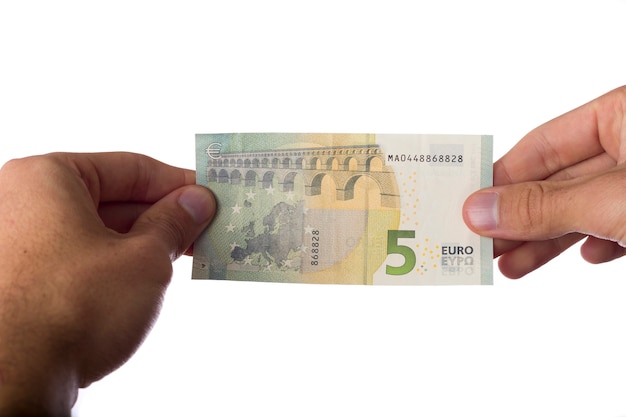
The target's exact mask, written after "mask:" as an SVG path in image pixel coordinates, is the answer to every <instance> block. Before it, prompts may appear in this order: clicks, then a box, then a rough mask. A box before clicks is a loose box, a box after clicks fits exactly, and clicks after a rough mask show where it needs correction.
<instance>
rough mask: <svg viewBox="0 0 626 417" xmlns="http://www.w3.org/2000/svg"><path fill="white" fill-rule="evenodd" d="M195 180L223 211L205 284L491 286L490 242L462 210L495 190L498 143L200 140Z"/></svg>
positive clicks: (200, 266) (207, 256)
mask: <svg viewBox="0 0 626 417" xmlns="http://www.w3.org/2000/svg"><path fill="white" fill-rule="evenodd" d="M196 176H197V183H198V184H201V185H204V186H206V187H208V188H210V189H211V190H213V192H214V193H215V196H216V198H217V201H218V213H217V215H216V217H215V220H214V221H213V224H212V225H211V226H210V227H209V228H208V229H207V231H206V232H205V233H204V234H203V235H202V236H201V237H200V238H199V239H198V240H197V241H196V243H195V244H194V265H193V272H192V277H193V278H195V279H227V280H241V281H273V282H300V283H328V284H331V283H332V284H382V285H398V284H404V285H446V284H447V285H450V284H491V282H492V265H493V263H492V253H493V249H492V241H491V240H490V239H487V238H483V237H480V236H478V235H476V234H474V233H472V232H471V231H470V230H469V229H468V228H467V227H466V226H465V224H464V222H463V219H462V215H461V208H462V205H463V201H464V200H465V198H466V197H467V196H468V195H469V194H470V193H471V192H473V191H475V190H477V189H479V188H483V187H487V186H490V185H491V178H492V137H491V136H477V135H397V134H396V135H389V134H300V133H231V134H199V135H196Z"/></svg>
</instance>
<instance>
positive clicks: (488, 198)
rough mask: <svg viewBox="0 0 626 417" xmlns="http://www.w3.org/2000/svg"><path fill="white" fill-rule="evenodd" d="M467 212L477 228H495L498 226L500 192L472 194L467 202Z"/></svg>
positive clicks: (470, 221) (473, 225) (467, 215)
mask: <svg viewBox="0 0 626 417" xmlns="http://www.w3.org/2000/svg"><path fill="white" fill-rule="evenodd" d="M465 214H466V217H467V220H468V221H469V223H470V224H471V225H472V227H474V228H475V229H478V230H492V229H495V228H496V227H497V226H498V194H497V193H492V192H485V193H477V194H474V195H472V196H471V197H469V198H468V199H467V202H466V203H465Z"/></svg>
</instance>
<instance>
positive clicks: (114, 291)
mask: <svg viewBox="0 0 626 417" xmlns="http://www.w3.org/2000/svg"><path fill="white" fill-rule="evenodd" d="M194 178H195V177H194V173H193V171H188V170H183V169H179V168H174V167H171V166H167V165H165V164H162V163H160V162H157V161H155V160H153V159H150V158H148V157H144V156H141V155H135V154H128V153H109V154H51V155H46V156H37V157H30V158H26V159H21V160H15V161H11V162H9V163H7V164H6V165H5V166H4V167H3V168H2V170H0V224H1V227H0V230H2V234H1V235H0V415H37V416H40V415H54V416H57V415H59V416H64V415H68V416H69V414H70V410H71V407H72V406H73V404H74V402H75V400H76V396H77V392H78V388H79V387H85V386H87V385H89V384H90V383H91V382H93V381H96V380H98V379H100V378H101V377H103V376H104V375H106V374H108V373H110V372H111V371H113V370H114V369H116V368H117V367H119V366H120V365H121V364H122V363H124V362H125V361H126V360H127V359H128V358H129V357H130V356H131V355H132V354H133V353H134V351H135V350H136V349H137V347H138V346H139V345H140V344H141V342H142V340H143V338H144V337H145V335H146V334H147V332H148V331H149V329H150V327H151V325H152V323H153V321H154V320H155V319H156V317H157V315H158V312H159V309H160V303H161V300H162V298H163V295H164V293H165V290H166V288H167V286H168V284H169V280H170V278H171V274H172V266H171V262H172V261H174V260H175V259H176V258H178V257H179V256H180V255H181V254H183V253H184V252H185V251H186V250H187V249H188V248H189V247H190V246H191V245H192V243H193V241H194V240H195V239H196V237H197V236H198V235H199V234H200V232H201V231H202V230H203V229H204V228H206V227H207V225H208V224H209V222H210V221H211V219H212V217H213V215H214V213H215V207H216V205H215V200H214V198H213V195H212V194H211V193H210V192H209V191H208V190H207V189H205V188H203V187H200V186H196V185H193V184H194V182H195V181H194ZM5 413H6V414H5Z"/></svg>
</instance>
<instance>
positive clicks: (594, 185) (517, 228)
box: [463, 86, 626, 278]
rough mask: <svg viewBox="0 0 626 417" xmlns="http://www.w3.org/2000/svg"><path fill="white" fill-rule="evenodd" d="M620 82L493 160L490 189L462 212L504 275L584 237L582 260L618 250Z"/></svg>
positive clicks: (623, 131) (625, 175)
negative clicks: (489, 241)
mask: <svg viewBox="0 0 626 417" xmlns="http://www.w3.org/2000/svg"><path fill="white" fill-rule="evenodd" d="M625 161H626V86H624V87H621V88H618V89H616V90H613V91H611V92H609V93H607V94H605V95H603V96H601V97H599V98H597V99H595V100H593V101H591V102H590V103H587V104H585V105H583V106H582V107H579V108H577V109H575V110H573V111H571V112H569V113H566V114H564V115H563V116H560V117H558V118H556V119H554V120H552V121H550V122H548V123H546V124H544V125H542V126H540V127H538V128H537V129H535V130H533V131H532V132H530V133H529V134H528V135H526V136H525V137H524V138H522V140H521V141H520V142H519V143H517V144H516V145H515V146H514V147H513V148H512V149H511V150H510V151H509V152H508V153H507V154H506V155H504V156H503V157H502V158H501V159H500V160H499V161H497V162H496V163H495V164H494V185H495V187H493V188H489V189H484V190H480V191H478V192H476V193H474V194H472V195H471V196H470V197H469V198H468V199H467V200H466V202H465V205H464V208H463V216H464V219H465V222H466V223H467V224H468V226H469V227H470V228H471V229H472V230H474V231H475V232H476V233H479V234H481V235H485V236H491V237H494V238H497V239H505V240H495V241H494V256H495V257H498V256H499V257H500V260H499V267H500V270H501V271H502V273H503V274H504V275H505V276H508V277H511V278H519V277H521V276H523V275H525V274H527V273H528V272H531V271H533V270H535V269H536V268H538V267H540V266H541V265H543V264H545V263H546V262H548V261H549V260H551V259H553V258H554V257H556V256H558V255H559V254H560V253H561V252H563V251H564V250H565V249H567V248H569V247H570V246H571V245H573V244H574V243H576V242H578V241H579V240H580V239H582V238H584V237H585V236H587V240H586V241H585V243H584V244H583V246H582V247H581V254H582V256H583V258H584V259H585V260H587V261H589V262H592V263H600V262H607V261H610V260H613V259H616V258H619V257H621V256H623V255H624V254H625V253H626V252H625V249H624V246H625V245H626V197H625V194H624V186H625V185H626V165H625V164H624V162H625Z"/></svg>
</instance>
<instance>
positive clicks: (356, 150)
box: [207, 145, 400, 208]
mask: <svg viewBox="0 0 626 417" xmlns="http://www.w3.org/2000/svg"><path fill="white" fill-rule="evenodd" d="M207 157H208V166H207V181H208V182H209V183H211V182H217V183H228V184H231V185H243V186H246V187H255V186H257V185H258V186H259V188H269V187H270V185H271V184H272V182H273V180H274V177H276V178H277V180H278V184H279V187H280V190H281V191H292V190H293V189H294V179H295V178H296V176H297V175H302V176H303V178H304V187H305V195H307V196H315V195H319V194H320V193H321V189H322V187H321V185H322V179H323V178H324V176H325V175H329V176H330V177H331V178H332V179H333V180H334V181H335V184H336V188H337V200H351V199H353V198H354V185H355V183H356V182H357V180H358V179H359V178H360V177H362V176H366V177H369V178H371V179H372V180H374V181H375V182H376V183H377V184H378V187H379V189H380V195H381V206H383V207H389V208H399V207H400V195H399V192H398V185H397V183H396V177H395V174H394V172H393V170H392V169H391V167H389V166H387V165H385V155H384V154H383V153H382V152H381V150H380V147H379V146H378V145H354V146H333V147H318V148H317V147H316V148H297V149H280V150H274V151H259V152H233V153H219V154H218V155H217V156H215V154H214V153H213V152H212V151H210V150H209V149H207Z"/></svg>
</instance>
